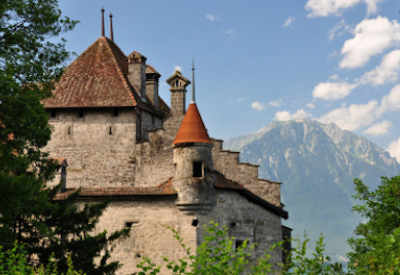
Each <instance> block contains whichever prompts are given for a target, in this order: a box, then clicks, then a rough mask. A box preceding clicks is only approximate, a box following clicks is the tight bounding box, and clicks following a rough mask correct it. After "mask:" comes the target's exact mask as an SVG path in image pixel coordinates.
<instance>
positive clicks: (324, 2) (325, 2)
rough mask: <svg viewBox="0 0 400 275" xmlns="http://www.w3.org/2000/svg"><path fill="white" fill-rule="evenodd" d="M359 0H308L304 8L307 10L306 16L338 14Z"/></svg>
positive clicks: (359, 0)
mask: <svg viewBox="0 0 400 275" xmlns="http://www.w3.org/2000/svg"><path fill="white" fill-rule="evenodd" d="M360 2H361V0H308V2H307V3H306V6H305V9H306V10H307V11H309V14H308V15H307V16H308V17H320V16H328V15H340V13H341V12H342V11H343V10H344V9H347V8H350V7H353V6H355V5H356V4H358V3H360Z"/></svg>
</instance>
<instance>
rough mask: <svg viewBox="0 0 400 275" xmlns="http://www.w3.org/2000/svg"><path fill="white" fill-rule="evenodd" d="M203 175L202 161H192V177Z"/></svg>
mask: <svg viewBox="0 0 400 275" xmlns="http://www.w3.org/2000/svg"><path fill="white" fill-rule="evenodd" d="M202 176H203V162H201V161H194V162H193V177H194V178H201V177H202Z"/></svg>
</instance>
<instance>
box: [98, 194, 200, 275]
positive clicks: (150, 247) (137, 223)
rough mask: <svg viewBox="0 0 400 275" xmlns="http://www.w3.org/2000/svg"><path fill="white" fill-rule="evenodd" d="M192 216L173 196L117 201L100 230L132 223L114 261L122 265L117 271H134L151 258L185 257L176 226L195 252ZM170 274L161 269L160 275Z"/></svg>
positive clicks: (129, 272) (106, 215) (99, 226)
mask: <svg viewBox="0 0 400 275" xmlns="http://www.w3.org/2000/svg"><path fill="white" fill-rule="evenodd" d="M192 220H193V217H192V216H188V215H184V214H183V213H182V212H181V211H179V210H178V209H177V208H176V207H175V203H174V200H173V199H168V200H166V199H164V200H162V199H157V198H156V199H154V198H152V199H151V200H138V201H133V200H132V201H120V202H118V201H115V202H112V203H110V205H109V207H108V208H107V209H106V210H105V212H104V213H103V215H102V216H101V218H100V222H99V225H98V227H97V228H96V231H97V232H102V231H103V230H107V231H108V232H112V231H115V230H118V229H121V228H123V227H124V225H125V224H126V223H131V230H130V237H129V238H127V239H124V240H121V241H119V243H118V244H117V245H116V247H115V249H114V250H113V253H112V257H111V260H118V261H120V262H121V263H122V264H123V267H122V268H121V269H119V270H118V272H117V274H123V275H126V274H132V273H134V272H135V271H137V269H136V265H137V264H138V263H139V262H140V261H142V260H143V257H145V256H146V257H149V258H150V259H151V260H152V261H153V262H154V263H156V264H162V263H163V260H162V258H163V257H168V258H170V259H178V258H181V257H184V256H185V252H184V250H183V249H182V248H181V247H180V246H179V243H178V242H177V240H176V239H175V238H174V237H173V233H172V231H171V230H170V229H168V228H167V227H170V228H173V229H175V230H176V231H177V232H178V233H179V234H180V236H181V237H182V238H183V239H184V243H185V244H186V245H187V246H188V247H190V248H191V250H192V251H195V247H196V242H197V240H196V238H197V236H196V228H195V227H193V226H192ZM163 274H170V272H166V270H162V272H161V275H163Z"/></svg>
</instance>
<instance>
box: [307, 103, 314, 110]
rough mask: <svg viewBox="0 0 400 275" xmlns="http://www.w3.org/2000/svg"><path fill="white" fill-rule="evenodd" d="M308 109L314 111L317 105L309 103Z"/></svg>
mask: <svg viewBox="0 0 400 275" xmlns="http://www.w3.org/2000/svg"><path fill="white" fill-rule="evenodd" d="M306 107H307V108H308V109H314V108H315V104H314V103H312V102H310V103H308V104H307V105H306Z"/></svg>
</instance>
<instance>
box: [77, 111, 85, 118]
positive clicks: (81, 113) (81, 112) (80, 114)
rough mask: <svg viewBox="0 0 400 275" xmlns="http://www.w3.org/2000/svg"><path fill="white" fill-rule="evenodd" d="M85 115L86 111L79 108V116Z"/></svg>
mask: <svg viewBox="0 0 400 275" xmlns="http://www.w3.org/2000/svg"><path fill="white" fill-rule="evenodd" d="M84 115H85V113H84V112H83V110H79V112H78V117H80V118H82V117H83V116H84Z"/></svg>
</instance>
